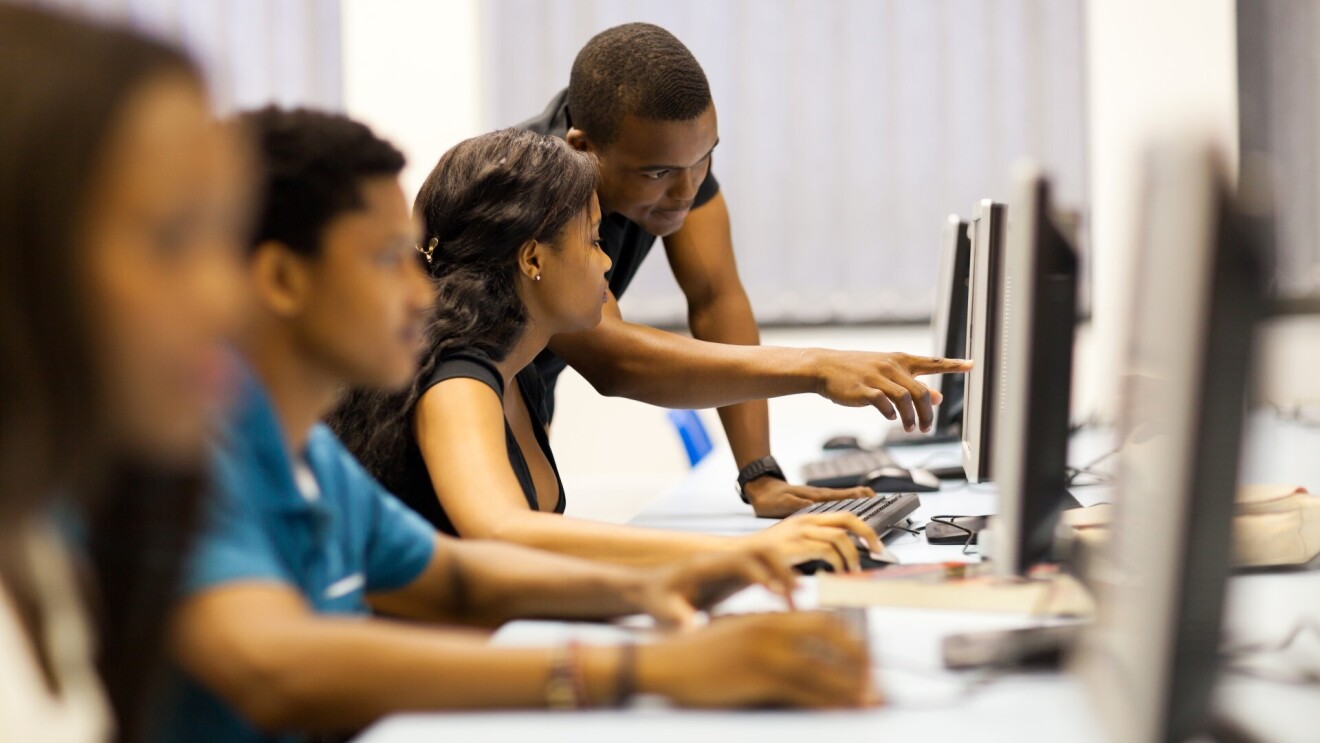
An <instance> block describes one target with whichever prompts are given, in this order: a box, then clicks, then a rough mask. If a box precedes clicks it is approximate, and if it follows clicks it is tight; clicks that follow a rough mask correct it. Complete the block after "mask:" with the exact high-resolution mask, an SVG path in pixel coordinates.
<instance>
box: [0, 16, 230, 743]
mask: <svg viewBox="0 0 1320 743" xmlns="http://www.w3.org/2000/svg"><path fill="white" fill-rule="evenodd" d="M0 50H3V53H2V54H0V56H3V58H4V62H3V63H0V100H3V101H4V115H3V116H2V117H0V359H2V360H3V361H0V741H49V742H52V743H54V742H60V743H101V742H102V741H107V740H110V739H112V738H114V739H118V740H122V741H136V740H143V739H145V737H146V732H147V728H148V726H149V716H150V715H151V713H152V710H153V708H154V707H155V706H156V705H157V704H158V703H159V699H158V698H157V697H155V695H154V694H153V690H154V689H155V688H156V682H157V681H158V680H159V676H160V675H161V672H162V671H163V670H164V649H163V643H162V640H161V637H162V636H163V634H164V627H165V623H166V616H167V610H168V608H169V605H170V602H171V601H172V600H173V598H174V593H175V590H176V587H177V584H178V578H179V573H180V572H181V569H182V568H181V565H182V552H183V548H184V545H185V543H186V541H187V540H188V538H189V532H191V530H192V529H191V526H192V522H193V520H194V519H193V516H194V512H195V511H197V510H198V509H199V508H200V506H201V504H202V490H201V489H200V488H199V487H198V486H197V483H198V481H199V480H200V470H201V468H202V465H203V460H204V457H205V454H206V451H207V443H208V439H209V433H210V431H211V428H210V423H211V421H212V419H213V417H214V416H215V414H216V413H217V412H218V411H219V410H220V409H222V408H223V405H224V397H225V387H226V386H227V385H226V383H225V380H226V379H227V378H228V376H229V372H228V371H227V370H228V369H229V367H230V360H229V351H228V349H227V346H228V343H229V340H230V337H231V333H232V331H233V330H234V329H235V328H236V327H237V325H238V323H239V321H240V317H239V315H240V310H241V309H242V307H241V304H239V303H238V301H237V300H236V299H235V298H236V297H242V296H243V293H242V291H241V289H242V284H241V279H242V276H241V274H240V273H239V270H240V262H239V256H240V244H239V241H240V238H241V232H242V231H243V224H242V223H243V221H244V220H243V218H242V217H241V214H242V209H241V206H240V205H241V204H242V203H243V198H242V196H241V194H242V192H243V191H244V190H246V188H247V184H246V182H245V181H246V176H245V174H244V173H243V172H241V170H242V169H241V167H240V166H241V165H242V164H243V158H242V157H241V156H240V152H239V148H238V147H237V143H236V141H235V140H234V137H233V136H232V134H230V133H227V132H226V131H225V130H223V129H222V128H221V127H220V126H219V125H218V124H217V123H216V122H215V121H214V119H213V117H212V115H211V113H210V110H209V105H208V103H207V95H208V94H207V91H206V88H205V85H204V84H203V82H202V78H201V75H200V73H199V71H198V70H197V69H196V68H195V67H194V65H193V64H192V63H191V62H190V61H189V60H188V59H187V58H186V57H185V56H184V55H183V54H182V53H181V52H180V51H178V50H176V49H173V48H170V47H167V46H164V45H162V44H160V43H158V42H155V41H152V40H149V39H147V38H145V37H142V36H139V35H138V34H136V33H134V32H131V31H128V30H126V29H120V28H116V27H113V26H103V25H100V24H97V23H93V22H90V21H83V20H78V19H77V18H75V17H72V16H66V15H65V14H62V13H54V12H50V11H44V10H38V9H32V8H23V7H15V6H13V5H12V4H4V3H0ZM71 518H77V520H78V524H77V525H78V526H79V527H81V528H78V529H72V530H71V529H70V528H69V527H70V525H71V523H70V519H71ZM70 532H75V533H76V537H77V540H76V541H75V540H72V539H69V536H70ZM79 558H82V559H79ZM80 588H85V589H88V591H89V592H90V593H91V598H93V599H94V601H93V602H91V603H92V604H93V606H94V608H95V611H94V612H85V611H84V601H83V597H82V596H81V595H80V593H81V591H80V590H79V589H80ZM98 671H99V674H100V676H99V678H98V675H97V674H98Z"/></svg>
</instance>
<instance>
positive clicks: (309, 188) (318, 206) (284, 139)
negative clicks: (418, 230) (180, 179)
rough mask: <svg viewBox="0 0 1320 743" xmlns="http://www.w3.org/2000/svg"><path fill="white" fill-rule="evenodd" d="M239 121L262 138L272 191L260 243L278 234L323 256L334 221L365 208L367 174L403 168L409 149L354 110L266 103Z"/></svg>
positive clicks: (259, 225)
mask: <svg viewBox="0 0 1320 743" xmlns="http://www.w3.org/2000/svg"><path fill="white" fill-rule="evenodd" d="M238 121H239V122H240V124H241V125H242V126H243V127H244V129H245V130H246V131H247V132H248V133H249V135H250V136H252V138H253V139H254V140H255V144H256V147H257V151H258V153H259V154H260V167H261V170H262V175H263V186H264V189H265V190H264V198H263V200H262V204H261V208H260V210H259V211H260V213H259V214H258V217H257V220H256V223H255V226H254V230H253V234H252V239H251V242H250V246H251V247H253V248H255V247H256V246H257V245H260V244H261V243H263V242H265V241H268V240H274V241H278V242H281V243H283V244H285V245H287V246H289V248H291V249H292V250H294V251H295V252H297V253H300V254H303V255H316V254H318V253H319V252H320V244H321V236H322V232H323V231H324V230H325V227H326V225H328V224H329V223H330V221H331V220H332V219H334V218H335V217H336V216H338V215H340V214H342V213H344V212H348V211H353V210H356V209H360V208H362V207H363V201H362V191H361V187H362V181H363V180H364V179H367V178H374V177H379V176H397V175H398V174H399V173H400V172H401V171H402V170H403V166H404V157H403V153H402V152H399V150H397V149H396V148H395V147H394V145H392V144H390V143H389V142H386V141H385V140H383V139H381V138H380V137H377V136H376V135H375V134H374V133H373V132H372V131H371V129H370V128H368V127H367V126H366V125H365V124H361V123H359V122H356V121H354V120H352V119H350V118H348V117H347V116H342V115H340V114H333V113H327V112H324V111H313V110H310V109H306V108H296V109H283V108H279V107H277V106H266V107H265V108H260V109H257V110H254V111H248V112H245V113H243V114H241V115H240V116H239V117H238Z"/></svg>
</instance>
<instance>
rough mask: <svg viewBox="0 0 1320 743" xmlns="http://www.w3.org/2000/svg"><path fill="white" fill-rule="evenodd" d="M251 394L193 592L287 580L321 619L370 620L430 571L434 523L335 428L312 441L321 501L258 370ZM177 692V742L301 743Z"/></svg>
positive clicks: (228, 444)
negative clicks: (301, 474)
mask: <svg viewBox="0 0 1320 743" xmlns="http://www.w3.org/2000/svg"><path fill="white" fill-rule="evenodd" d="M242 387H243V388H242V396H241V399H240V401H239V403H238V404H237V405H236V406H235V409H234V410H233V411H232V414H231V416H230V419H229V420H228V421H227V422H226V426H225V430H224V432H223V436H222V439H221V440H222V443H221V444H220V445H219V446H218V447H217V449H216V451H215V453H214V456H213V458H212V468H213V477H214V486H215V487H214V489H215V492H214V494H213V496H212V499H211V502H210V505H209V512H208V514H207V523H206V525H205V527H204V529H203V533H202V535H201V537H200V539H199V541H198V544H197V546H196V547H195V549H194V552H193V554H192V556H191V559H190V563H189V565H188V568H187V574H186V576H185V580H184V593H185V595H195V594H197V593H200V592H203V591H206V590H209V589H212V588H216V587H218V586H222V585H225V584H228V583H238V582H261V583H279V584H282V585H285V586H288V587H289V588H292V589H293V590H295V591H297V592H298V593H299V594H301V595H302V597H303V598H304V599H305V600H306V601H307V603H308V605H309V606H311V607H312V608H313V610H314V611H316V612H317V613H319V614H339V615H343V614H361V615H365V614H368V613H369V611H370V610H369V608H368V606H367V603H366V593H367V592H371V591H389V590H392V589H397V588H401V587H403V586H405V585H407V584H408V583H410V582H412V581H413V580H414V579H415V578H416V577H417V576H418V575H420V574H421V572H422V570H423V569H424V568H425V567H426V565H427V564H428V563H429V562H430V560H431V555H432V552H433V551H434V546H435V538H436V537H435V530H434V528H433V527H432V526H431V525H430V524H428V523H426V522H425V521H424V520H423V519H422V518H421V517H420V516H418V515H417V514H415V513H413V512H412V511H411V510H409V509H408V508H407V507H406V506H403V505H402V504H401V503H399V501H397V500H396V499H395V498H394V496H392V495H390V494H389V493H387V492H386V491H385V490H384V489H383V488H382V487H381V486H380V485H379V484H378V483H377V482H376V481H375V480H374V479H372V477H371V476H370V475H369V474H367V472H366V470H364V469H363V468H362V466H361V465H359V464H358V462H357V460H356V459H354V458H353V456H352V455H351V454H349V453H348V451H347V450H346V449H345V448H344V447H343V445H342V444H340V442H339V440H338V439H336V438H335V436H334V434H332V433H331V432H330V430H329V429H328V428H326V427H325V426H323V425H317V426H316V427H315V428H314V429H313V430H312V432H311V436H310V437H309V438H308V441H307V451H306V453H305V457H304V461H305V463H306V465H307V468H308V469H309V470H310V472H311V474H312V476H313V477H314V478H315V480H316V486H317V488H316V489H317V490H319V494H318V495H317V496H316V497H314V498H310V499H309V498H308V497H307V496H306V495H305V494H304V491H303V489H300V488H299V487H298V484H297V482H296V480H295V475H294V460H293V459H292V457H291V456H290V453H289V451H288V450H287V449H286V448H285V444H284V436H283V433H282V431H281V428H280V422H279V420H278V418H277V417H276V414H275V410H274V408H273V407H272V405H271V402H270V398H269V397H268V395H267V394H266V391H265V389H264V388H263V387H262V386H261V383H260V382H259V381H258V380H257V378H256V376H255V375H253V374H251V373H249V374H247V376H246V378H245V379H244V381H243V385H242ZM172 691H173V692H174V693H172V694H171V699H170V706H169V709H168V710H166V711H165V712H166V715H165V718H164V722H165V731H164V735H163V736H162V739H163V740H165V741H170V742H171V743H173V742H175V741H177V742H178V743H183V742H184V741H187V742H188V743H205V742H207V741H216V742H217V743H237V742H240V741H242V742H244V743H246V742H248V741H254V742H255V741H261V742H263V743H265V742H267V741H279V742H280V743H284V742H286V741H297V740H300V738H299V737H298V736H296V735H277V736H269V735H264V734H262V733H260V732H259V731H257V730H256V729H255V728H253V727H252V726H250V725H248V724H247V723H246V722H245V721H243V720H242V719H241V718H240V717H239V716H238V715H237V714H236V713H235V712H234V711H233V710H231V709H230V708H229V707H228V705H226V704H225V703H224V702H223V701H221V700H220V699H219V698H218V697H216V696H215V695H213V694H211V693H210V692H208V691H207V690H205V689H203V688H202V687H201V686H200V685H199V684H197V683H195V682H193V681H191V680H190V679H187V678H182V679H180V683H179V684H178V685H177V688H175V689H173V690H172Z"/></svg>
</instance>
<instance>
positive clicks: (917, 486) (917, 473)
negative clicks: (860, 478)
mask: <svg viewBox="0 0 1320 743" xmlns="http://www.w3.org/2000/svg"><path fill="white" fill-rule="evenodd" d="M866 484H867V485H868V486H870V488H871V489H872V490H874V491H875V492H877V493H933V492H935V491H937V490H939V489H940V481H939V480H937V479H935V478H934V477H932V476H931V475H930V474H929V473H927V472H926V471H925V470H919V469H911V470H905V469H903V468H902V467H881V468H880V469H877V470H875V471H874V472H872V473H871V476H870V478H869V479H867V481H866Z"/></svg>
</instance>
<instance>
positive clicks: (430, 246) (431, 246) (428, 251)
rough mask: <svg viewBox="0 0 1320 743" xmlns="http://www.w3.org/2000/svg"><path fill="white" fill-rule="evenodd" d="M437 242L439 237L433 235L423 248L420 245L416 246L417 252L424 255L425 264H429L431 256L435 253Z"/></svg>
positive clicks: (438, 242)
mask: <svg viewBox="0 0 1320 743" xmlns="http://www.w3.org/2000/svg"><path fill="white" fill-rule="evenodd" d="M439 244H440V238H438V237H433V238H431V241H430V242H428V243H427V244H426V247H424V248H423V247H422V246H420V245H418V246H417V252H418V253H421V254H422V255H424V256H426V265H428V266H429V265H431V256H432V255H434V254H435V249H436V246H438V245H439Z"/></svg>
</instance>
